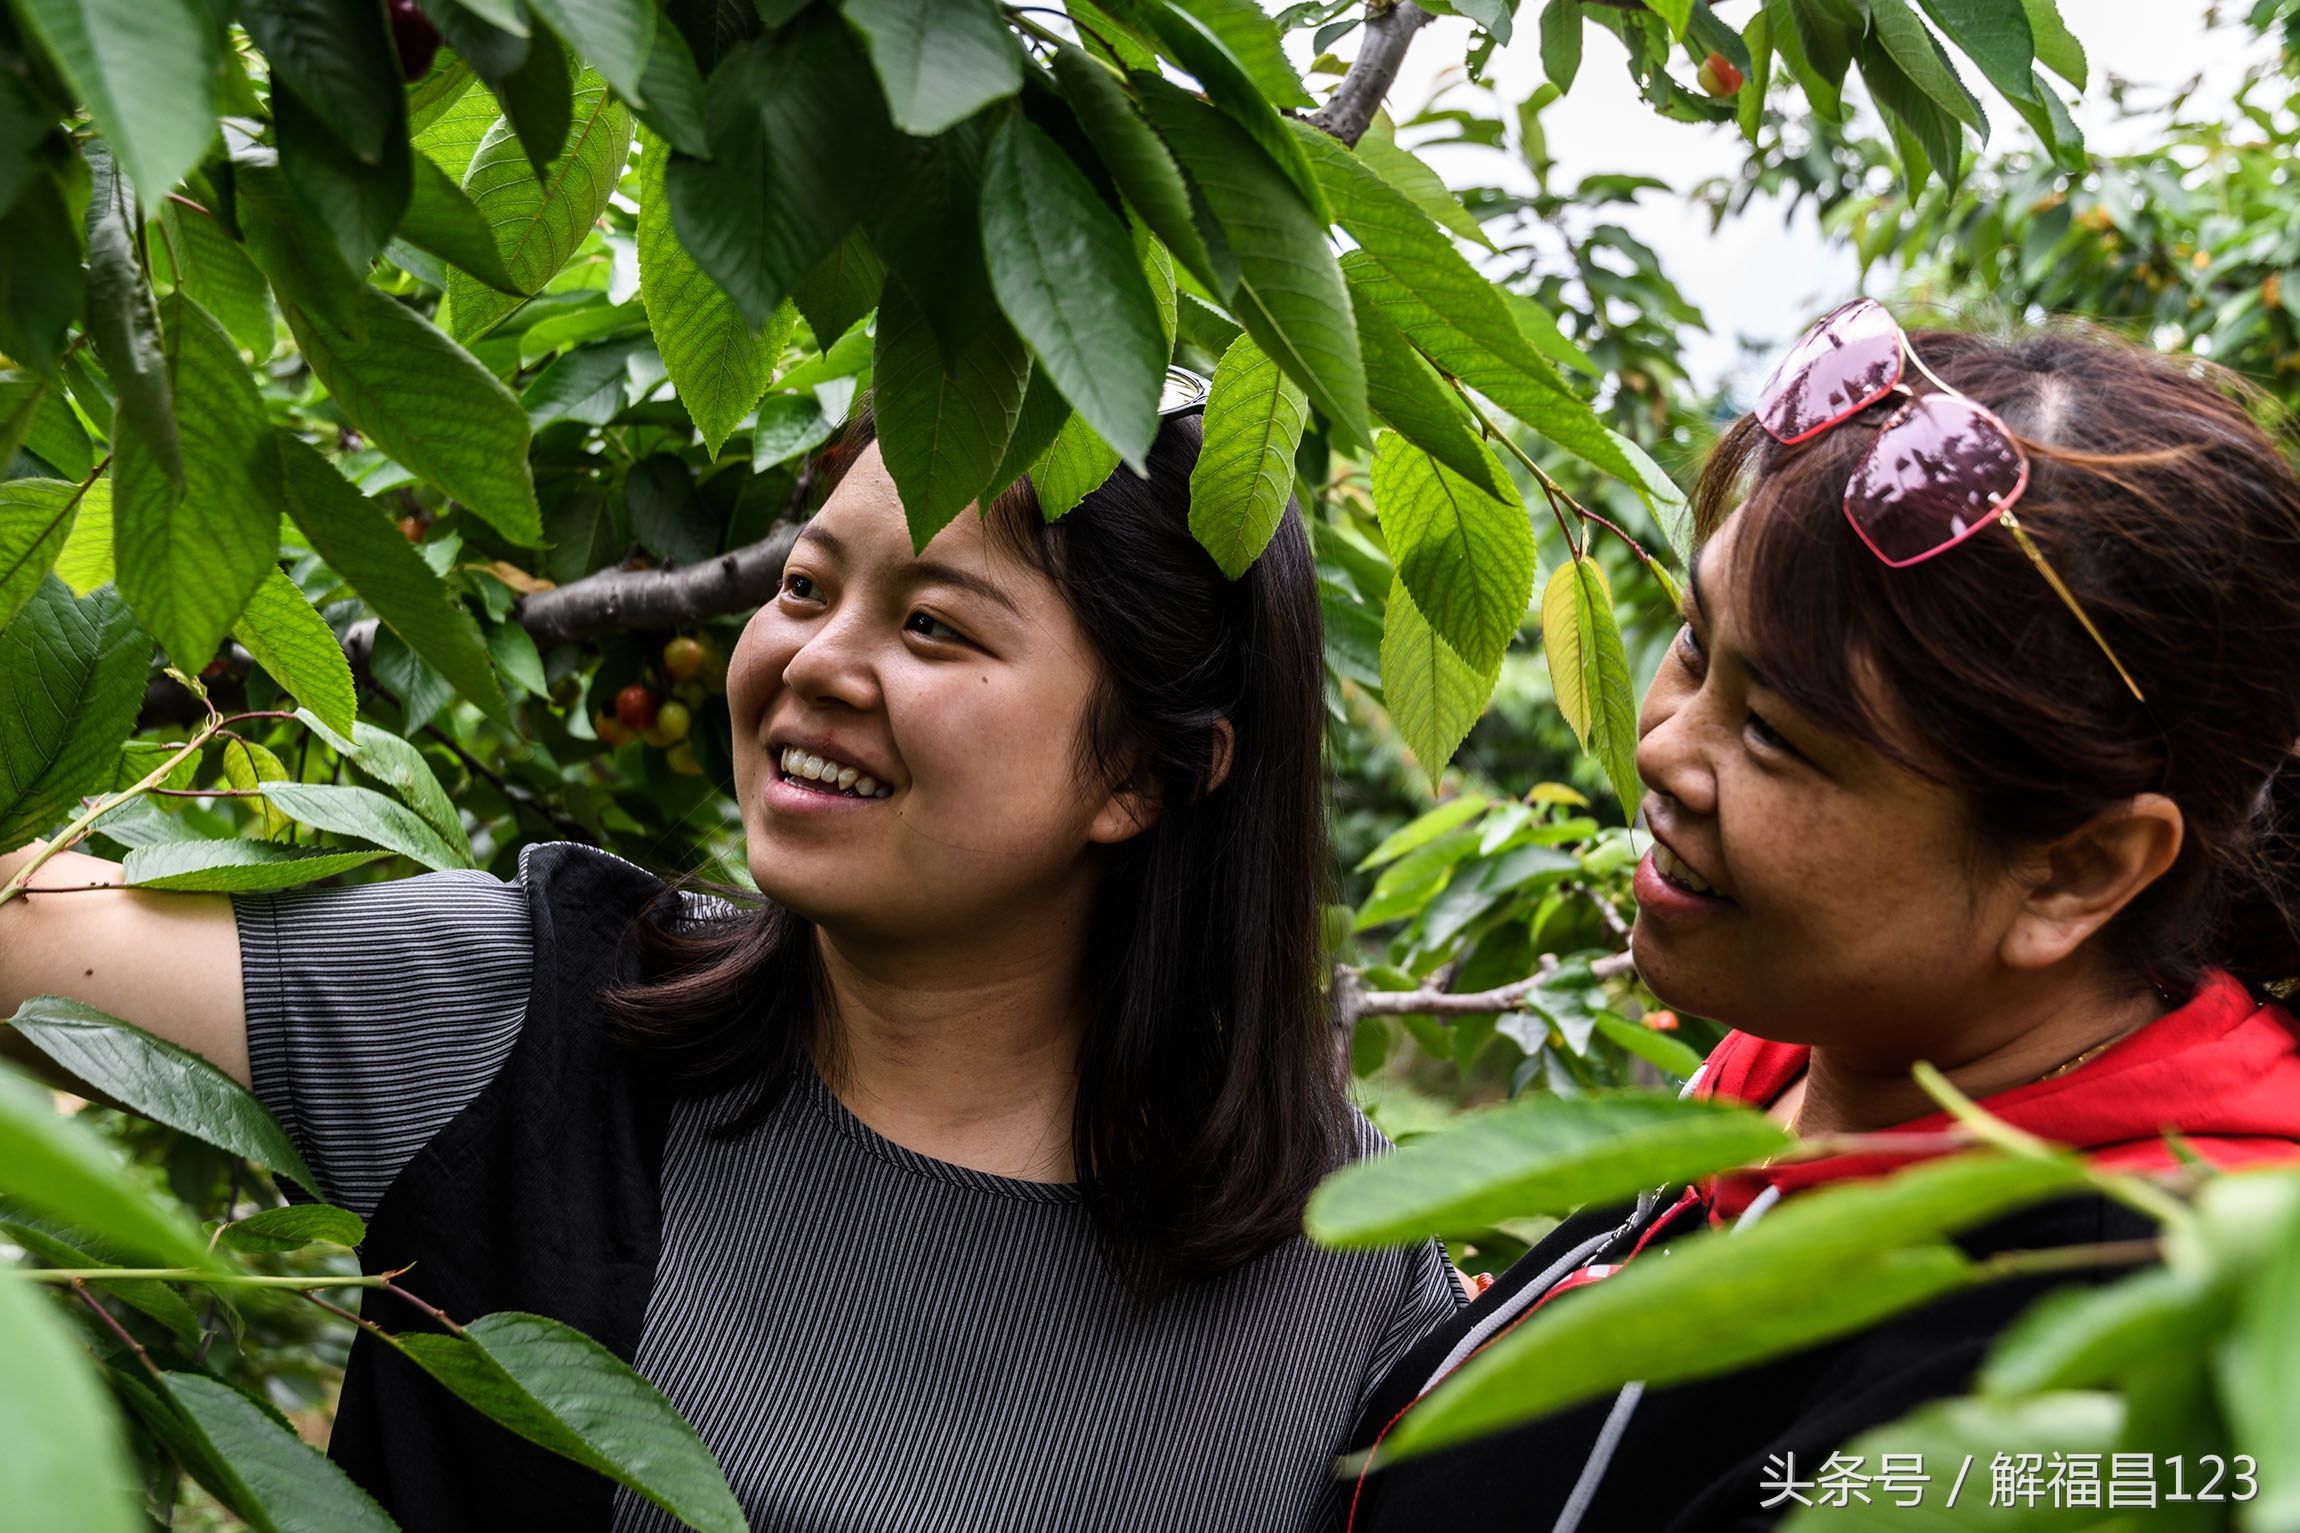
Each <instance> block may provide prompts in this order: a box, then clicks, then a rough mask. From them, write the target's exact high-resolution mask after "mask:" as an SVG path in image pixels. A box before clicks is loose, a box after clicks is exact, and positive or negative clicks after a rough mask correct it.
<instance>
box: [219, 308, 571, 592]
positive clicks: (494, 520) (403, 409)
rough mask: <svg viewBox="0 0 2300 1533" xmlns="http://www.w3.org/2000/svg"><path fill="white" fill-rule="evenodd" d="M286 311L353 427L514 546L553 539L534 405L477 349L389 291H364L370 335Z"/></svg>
mask: <svg viewBox="0 0 2300 1533" xmlns="http://www.w3.org/2000/svg"><path fill="white" fill-rule="evenodd" d="M286 313H287V321H288V328H289V329H290V330H292V331H293V332H294V333H295V339H296V345H297V347H298V348H299V349H300V350H301V351H302V352H303V354H304V360H305V361H307V362H309V363H310V364H311V369H312V371H313V372H315V373H317V374H318V375H319V380H320V382H322V383H324V384H326V385H327V391H328V392H329V393H330V394H332V395H334V396H335V400H336V403H337V404H339V405H341V406H342V407H343V412H344V414H346V415H348V416H350V417H351V420H352V424H353V425H355V426H357V427H358V428H359V429H360V430H361V431H362V432H363V433H365V434H366V435H367V436H368V437H369V438H371V439H372V440H373V441H374V442H375V444H376V445H377V446H378V447H380V448H382V449H383V450H384V451H385V452H387V453H389V454H390V455H391V456H392V457H393V458H394V459H395V460H397V461H398V462H400V463H402V464H405V465H406V466H407V468H408V469H410V470H411V471H413V472H414V473H416V474H419V475H421V476H422V477H423V478H425V479H427V480H429V481H430V482H431V483H432V484H434V485H437V486H438V487H439V488H440V489H441V490H443V491H444V492H446V493H447V494H448V495H450V496H452V497H454V498H455V499H456V500H459V501H461V502H463V504H464V505H466V506H468V507H470V508H471V510H472V512H473V513H474V514H476V515H477V516H479V517H480V518H482V519H483V520H485V521H486V522H488V523H489V524H490V525H492V526H493V527H494V528H495V530H496V531H498V532H500V533H502V534H503V535H504V536H505V537H507V538H509V539H511V540H512V541H513V542H514V543H519V544H522V545H525V546H529V547H532V546H534V545H535V544H538V543H540V542H542V541H543V517H542V513H541V512H540V511H538V510H537V509H536V505H535V483H534V480H533V479H532V478H530V477H529V474H528V468H527V439H528V425H527V411H526V409H525V408H524V407H522V406H521V405H520V403H519V399H518V396H517V395H515V394H513V393H512V392H511V391H510V390H509V389H507V388H505V387H504V386H503V384H502V383H501V381H499V380H498V379H497V378H496V376H495V375H494V374H493V373H491V372H489V371H488V370H487V369H486V368H484V367H482V366H481V365H480V364H479V362H478V361H477V360H476V359H475V358H473V357H472V355H471V353H469V352H467V351H465V350H464V349H463V348H462V347H460V346H458V345H456V344H455V343H454V342H453V341H451V340H449V339H448V338H447V337H446V336H444V335H442V334H440V332H439V331H438V330H436V329H434V328H433V326H432V324H431V322H430V321H429V320H427V319H425V318H424V317H423V316H422V315H420V314H418V313H416V312H415V311H414V310H413V309H410V308H408V307H407V306H406V305H405V304H402V303H398V302H396V301H394V300H393V299H392V298H391V297H390V295H388V294H386V293H385V292H383V291H382V290H381V289H380V288H374V287H365V286H363V287H362V288H361V290H360V296H359V310H358V317H359V319H360V321H361V322H362V327H363V328H364V329H365V331H366V335H365V337H364V338H363V339H354V338H353V336H352V335H351V334H349V333H347V332H346V331H343V330H340V329H337V328H336V327H335V326H334V325H331V324H329V323H328V322H327V320H325V319H324V318H322V317H321V316H319V315H317V314H311V313H306V312H304V311H303V310H301V309H298V308H297V307H295V306H294V305H292V304H290V305H287V306H286ZM241 374H242V376H243V378H244V377H245V374H246V370H245V369H244V368H243V369H241ZM283 452H284V449H283ZM314 546H315V547H316V546H317V545H316V544H315V545H314Z"/></svg>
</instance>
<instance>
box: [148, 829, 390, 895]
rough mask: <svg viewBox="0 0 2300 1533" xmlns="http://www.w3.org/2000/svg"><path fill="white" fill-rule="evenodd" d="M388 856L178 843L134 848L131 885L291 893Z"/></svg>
mask: <svg viewBox="0 0 2300 1533" xmlns="http://www.w3.org/2000/svg"><path fill="white" fill-rule="evenodd" d="M390 855H391V854H390V853H389V852H331V851H320V850H315V849H313V848H311V847H301V846H281V845H280V844H279V843H277V842H275V841H174V842H167V843H163V844H161V845H156V846H139V847H133V848H131V849H130V850H129V852H128V861H127V881H128V882H129V883H130V884H132V885H134V886H135V887H137V888H139V889H179V890H182V889H194V890H204V891H210V892H222V893H228V894H243V893H246V892H248V891H249V890H255V889H292V888H294V887H295V886H296V885H298V884H308V883H311V882H314V881H315V880H318V879H322V878H333V877H334V876H335V875H336V874H338V873H344V872H348V871H350V870H351V869H353V868H356V867H361V866H364V865H365V864H367V863H370V862H373V861H375V860H376V859H377V858H378V857H388V856H390Z"/></svg>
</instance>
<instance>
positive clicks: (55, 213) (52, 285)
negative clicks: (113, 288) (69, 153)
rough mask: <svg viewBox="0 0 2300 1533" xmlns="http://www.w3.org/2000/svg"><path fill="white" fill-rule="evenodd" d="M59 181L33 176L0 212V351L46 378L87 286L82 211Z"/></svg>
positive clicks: (55, 364)
mask: <svg viewBox="0 0 2300 1533" xmlns="http://www.w3.org/2000/svg"><path fill="white" fill-rule="evenodd" d="M58 180H59V177H58V176H57V175H36V176H34V177H33V178H32V184H31V185H30V186H28V187H26V188H25V189H24V191H23V193H22V194H21V195H19V196H18V197H17V199H16V205H15V206H14V207H12V208H9V209H8V210H7V212H6V213H5V214H0V351H5V352H6V353H7V354H8V355H9V356H11V357H13V358H14V359H15V360H16V361H18V362H21V363H24V364H26V365H27V366H29V367H31V368H32V370H33V371H35V372H38V373H41V374H44V375H46V376H49V377H53V376H55V374H56V371H57V369H58V367H59V366H61V365H62V363H63V357H64V335H65V332H66V331H67V330H69V329H70V328H71V324H72V316H73V315H75V314H78V313H79V312H80V310H81V307H82V300H83V298H84V296H85V293H86V290H87V273H86V271H85V270H83V268H82V267H81V265H80V262H81V258H82V255H83V252H82V250H81V249H80V240H79V238H78V237H77V235H76V234H75V233H74V230H75V229H76V228H77V227H78V226H79V223H80V215H81V214H82V213H83V212H84V211H85V210H84V209H82V208H81V207H80V206H78V198H77V196H73V197H70V198H68V197H67V190H66V188H65V187H63V186H61V185H59V184H58ZM78 195H85V190H84V188H81V189H78Z"/></svg>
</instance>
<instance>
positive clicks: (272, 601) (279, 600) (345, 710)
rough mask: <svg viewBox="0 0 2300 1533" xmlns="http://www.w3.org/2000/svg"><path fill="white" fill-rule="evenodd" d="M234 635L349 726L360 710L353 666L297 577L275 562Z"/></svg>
mask: <svg viewBox="0 0 2300 1533" xmlns="http://www.w3.org/2000/svg"><path fill="white" fill-rule="evenodd" d="M232 634H233V636H234V637H235V638H237V639H238V640H239V641H240V642H241V643H242V644H244V645H246V646H247V649H248V653H249V654H251V655H253V656H255V657H256V663H257V664H258V665H260V666H262V667H263V668H264V669H265V670H266V671H268V672H270V673H271V678H272V680H274V681H276V682H278V683H279V684H280V686H281V687H282V688H283V689H284V690H286V691H287V692H289V693H291V694H293V695H294V697H295V699H296V700H297V701H298V702H300V703H302V704H303V705H304V706H305V707H307V708H309V709H311V711H312V712H313V713H315V714H317V715H318V716H319V717H320V718H321V719H322V720H324V721H325V722H326V723H327V725H328V727H329V728H331V729H335V730H348V729H350V728H351V726H352V720H353V718H354V717H356V716H357V714H358V712H359V699H358V696H357V695H356V693H355V691H354V689H353V687H352V681H351V665H350V662H348V661H346V660H345V659H344V657H343V646H342V644H341V643H339V642H338V641H337V639H336V636H335V631H334V630H333V629H331V628H329V627H328V626H327V619H325V618H323V617H321V616H320V615H319V613H318V612H316V611H314V610H313V608H312V604H311V603H310V602H308V601H306V600H305V599H304V594H303V592H301V591H299V590H297V589H296V584H295V582H294V581H292V580H290V579H288V578H287V576H285V575H283V574H281V573H280V571H279V569H278V568H277V567H276V566H275V567H274V568H273V570H272V572H271V573H270V574H269V575H267V576H265V577H264V582H263V584H262V585H259V586H257V587H256V594H255V595H254V596H252V597H250V598H249V600H248V605H247V608H246V610H245V611H243V612H241V613H240V620H239V622H238V623H236V624H235V625H233V628H232Z"/></svg>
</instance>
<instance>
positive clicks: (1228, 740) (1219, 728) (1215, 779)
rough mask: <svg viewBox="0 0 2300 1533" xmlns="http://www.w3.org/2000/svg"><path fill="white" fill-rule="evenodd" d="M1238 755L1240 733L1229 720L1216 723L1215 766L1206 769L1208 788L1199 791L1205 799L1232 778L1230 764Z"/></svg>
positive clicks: (1216, 721)
mask: <svg viewBox="0 0 2300 1533" xmlns="http://www.w3.org/2000/svg"><path fill="white" fill-rule="evenodd" d="M1237 754H1238V731H1237V730H1236V729H1234V728H1232V727H1231V725H1230V721H1229V720H1228V719H1216V720H1215V721H1214V764H1213V765H1212V766H1210V767H1208V768H1207V769H1206V786H1205V787H1203V788H1201V789H1199V790H1198V796H1199V797H1200V798H1204V797H1205V796H1206V795H1207V794H1209V793H1211V792H1213V791H1214V790H1215V789H1216V788H1219V787H1220V786H1222V784H1223V783H1224V782H1226V781H1227V780H1228V779H1229V776H1230V763H1231V761H1232V760H1234V759H1235V758H1236V756H1237Z"/></svg>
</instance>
